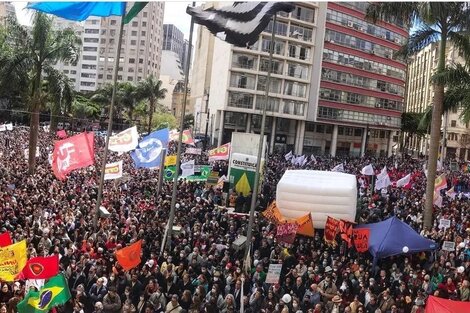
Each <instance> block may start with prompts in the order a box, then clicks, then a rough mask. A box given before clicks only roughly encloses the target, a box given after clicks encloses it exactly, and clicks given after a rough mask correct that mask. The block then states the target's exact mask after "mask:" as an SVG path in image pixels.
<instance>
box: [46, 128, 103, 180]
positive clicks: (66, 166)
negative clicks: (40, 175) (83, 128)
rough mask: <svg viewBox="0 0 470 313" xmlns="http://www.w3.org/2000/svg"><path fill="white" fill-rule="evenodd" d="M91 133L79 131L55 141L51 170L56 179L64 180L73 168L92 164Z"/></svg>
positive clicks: (92, 144)
mask: <svg viewBox="0 0 470 313" xmlns="http://www.w3.org/2000/svg"><path fill="white" fill-rule="evenodd" d="M93 139H94V135H93V133H92V132H91V133H81V134H78V135H75V136H72V137H69V138H67V139H64V140H59V141H56V142H55V145H54V152H53V153H52V170H53V171H54V175H55V176H56V177H57V179H60V180H64V179H65V177H66V176H65V175H67V174H68V173H70V172H71V171H73V170H76V169H79V168H82V167H85V166H89V165H92V164H93V163H94V162H95V159H94V141H93Z"/></svg>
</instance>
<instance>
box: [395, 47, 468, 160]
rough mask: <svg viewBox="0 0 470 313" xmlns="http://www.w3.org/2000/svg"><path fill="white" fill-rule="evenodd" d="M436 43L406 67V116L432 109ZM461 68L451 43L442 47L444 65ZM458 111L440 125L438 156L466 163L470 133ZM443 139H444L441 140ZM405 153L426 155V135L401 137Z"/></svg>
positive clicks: (454, 111)
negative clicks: (444, 56)
mask: <svg viewBox="0 0 470 313" xmlns="http://www.w3.org/2000/svg"><path fill="white" fill-rule="evenodd" d="M438 48H439V45H438V43H432V44H429V45H428V46H426V47H425V48H424V49H422V50H421V51H420V52H419V53H417V54H416V55H415V56H413V57H412V59H411V61H410V63H409V65H408V80H407V81H408V88H407V94H406V109H405V111H406V112H416V113H424V112H425V111H426V109H427V108H428V107H430V106H432V104H433V103H432V102H433V98H434V90H433V86H432V83H431V77H432V75H433V74H434V73H435V72H436V70H437V63H438V58H439V54H438ZM453 63H461V64H464V63H465V60H464V59H463V57H462V55H461V54H460V53H459V51H458V49H456V48H455V47H454V46H453V45H452V44H451V43H449V44H448V45H447V47H446V65H451V64H453ZM461 113H462V111H461V109H458V108H455V109H453V110H451V111H449V112H445V113H444V115H443V118H442V125H441V146H440V151H441V156H443V157H444V158H445V157H446V156H447V157H457V158H460V159H464V160H468V158H469V157H470V153H469V150H470V129H469V125H468V123H463V122H462V120H461V118H460V115H461ZM444 138H445V139H444ZM404 145H405V149H406V152H407V153H409V154H412V155H419V154H422V155H426V154H427V153H428V149H429V135H425V136H422V137H418V136H416V135H410V134H405V136H404Z"/></svg>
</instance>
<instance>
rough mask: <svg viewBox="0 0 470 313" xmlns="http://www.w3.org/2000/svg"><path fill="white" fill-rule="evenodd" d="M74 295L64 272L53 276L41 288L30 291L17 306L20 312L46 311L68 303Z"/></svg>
mask: <svg viewBox="0 0 470 313" xmlns="http://www.w3.org/2000/svg"><path fill="white" fill-rule="evenodd" d="M71 297H72V295H71V294H70V290H69V286H68V285H67V281H66V280H65V277H64V275H63V274H59V275H57V276H54V277H52V278H51V279H49V281H48V282H47V283H46V284H45V285H44V286H43V287H42V288H41V289H40V290H39V291H30V292H28V294H27V295H26V296H25V298H24V299H23V301H21V302H20V303H18V305H17V306H16V307H17V308H18V312H20V313H45V312H49V310H50V309H52V308H53V307H56V306H58V305H61V304H64V303H66V302H67V301H68V300H69V299H70V298H71Z"/></svg>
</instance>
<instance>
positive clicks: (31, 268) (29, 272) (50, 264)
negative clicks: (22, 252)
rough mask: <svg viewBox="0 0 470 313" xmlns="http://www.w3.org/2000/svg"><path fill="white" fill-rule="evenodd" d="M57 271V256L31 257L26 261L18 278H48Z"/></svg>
mask: <svg viewBox="0 0 470 313" xmlns="http://www.w3.org/2000/svg"><path fill="white" fill-rule="evenodd" d="M57 273H59V256H58V255H53V256H46V257H36V258H31V259H29V260H28V263H26V266H25V267H24V268H23V271H22V272H21V273H20V274H19V275H18V279H48V278H51V277H54V276H56V275H57Z"/></svg>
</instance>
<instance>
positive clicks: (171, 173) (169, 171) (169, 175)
mask: <svg viewBox="0 0 470 313" xmlns="http://www.w3.org/2000/svg"><path fill="white" fill-rule="evenodd" d="M175 171H176V166H167V167H165V170H164V172H163V178H164V179H165V180H173V179H174V178H175Z"/></svg>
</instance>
